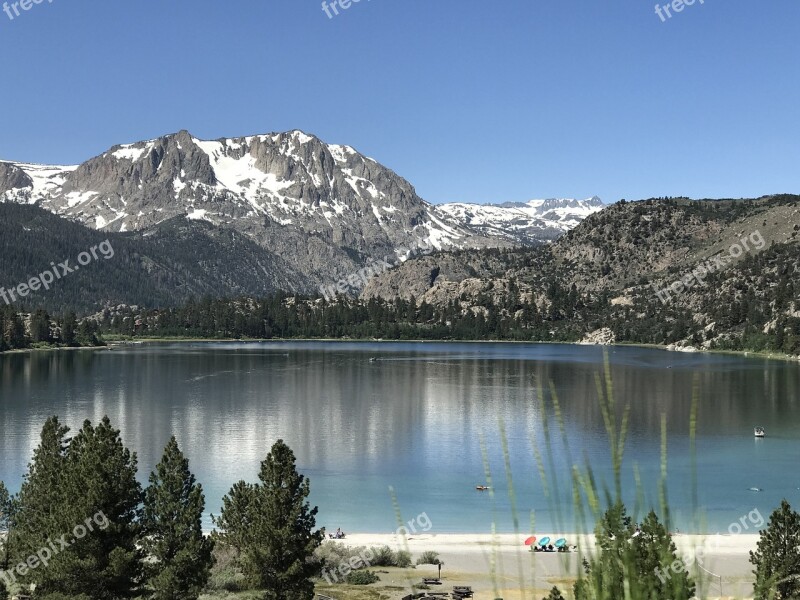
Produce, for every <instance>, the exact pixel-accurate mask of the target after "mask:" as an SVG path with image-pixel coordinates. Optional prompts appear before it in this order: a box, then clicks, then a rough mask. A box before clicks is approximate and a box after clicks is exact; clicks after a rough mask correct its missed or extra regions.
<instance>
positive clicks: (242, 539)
mask: <svg viewBox="0 0 800 600" xmlns="http://www.w3.org/2000/svg"><path fill="white" fill-rule="evenodd" d="M255 495H256V489H255V486H253V485H250V484H249V483H245V482H244V481H239V482H238V483H235V484H234V485H233V487H232V488H231V491H230V492H228V493H227V494H226V495H225V496H224V497H223V498H222V513H221V514H220V516H219V517H213V516H212V519H213V521H214V525H216V526H217V527H218V528H219V530H218V531H216V532H215V535H216V536H217V537H218V538H219V539H220V541H222V542H223V543H224V544H226V545H228V546H231V547H232V548H233V549H234V550H236V552H237V554H238V555H240V556H241V555H242V554H243V553H244V551H245V549H246V548H247V546H248V544H249V543H250V539H251V536H252V529H251V525H252V522H253V516H254V514H255V511H256V510H257V509H256V507H255V506H254V505H255Z"/></svg>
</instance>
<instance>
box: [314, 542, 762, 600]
mask: <svg viewBox="0 0 800 600" xmlns="http://www.w3.org/2000/svg"><path fill="white" fill-rule="evenodd" d="M543 534H544V535H549V536H550V537H551V538H552V539H553V540H555V539H557V538H556V537H554V536H557V537H565V538H566V539H567V541H568V543H569V544H576V545H578V549H577V550H576V551H572V552H531V551H530V548H529V547H528V546H525V540H526V538H527V537H528V536H527V535H526V534H519V535H517V534H506V533H504V534H496V535H492V534H464V533H459V534H452V533H441V534H439V533H433V532H425V533H418V534H413V535H411V536H409V537H408V539H406V540H403V539H402V538H398V536H397V535H396V534H395V533H388V534H376V533H359V534H348V535H347V537H346V538H345V539H342V540H326V541H325V543H331V544H340V545H342V546H348V547H350V548H375V547H383V546H389V548H391V549H392V550H395V551H396V550H408V551H409V552H411V555H412V560H414V561H415V560H416V559H417V557H419V556H420V555H421V554H422V553H423V552H435V553H437V554H438V555H439V559H440V560H441V562H442V570H441V576H442V583H444V584H445V585H444V586H443V588H444V589H443V591H446V590H447V589H448V588H449V586H452V585H470V586H472V587H473V589H474V590H475V592H476V597H477V595H478V594H480V596H481V597H494V598H506V599H507V600H524V599H525V598H526V591H527V592H528V594H529V593H530V592H531V591H535V593H536V594H540V595H541V596H544V595H546V594H547V593H548V592H549V590H550V589H551V588H552V587H553V586H554V585H556V586H558V587H559V588H560V589H561V591H562V592H565V593H566V594H567V595H566V597H571V594H569V592H571V590H572V584H573V583H574V582H575V581H576V580H577V578H578V576H579V575H580V574H581V573H582V572H583V566H582V561H583V560H584V559H591V558H592V557H593V556H596V541H595V536H594V534H589V535H574V534H573V535H572V536H570V535H569V534H564V535H563V536H562V535H560V534H553V535H551V534H550V533H549V532H543ZM758 539H759V535H758V534H739V535H719V536H717V535H699V534H674V535H673V536H672V540H673V542H674V543H675V546H676V550H677V552H676V554H677V556H678V560H679V561H680V562H681V564H682V565H684V566H683V567H682V568H686V569H688V570H689V571H690V572H691V573H692V576H693V578H694V579H695V582H696V583H697V584H698V586H699V589H700V590H703V591H702V592H701V593H700V594H698V596H700V597H703V598H722V597H724V598H730V597H737V598H752V590H753V581H754V578H753V576H752V568H753V567H752V565H751V564H750V551H751V550H755V549H756V547H757V542H758ZM360 555H361V556H363V557H368V556H369V554H368V553H366V552H364V551H363V550H362V551H360ZM673 564H674V563H673ZM412 569H413V570H411V571H405V572H400V571H399V570H398V572H396V573H390V572H388V571H385V570H383V571H381V570H379V571H378V572H381V573H385V574H387V575H386V578H387V579H391V581H387V582H386V583H387V584H388V583H391V584H392V585H398V584H399V585H409V584H410V583H413V582H415V581H418V580H419V579H420V578H421V577H436V576H437V571H436V569H437V567H435V566H433V565H417V566H416V567H412ZM382 577H383V575H382ZM336 589H337V588H336V587H335V586H334V587H330V588H326V592H325V593H328V592H329V591H330V592H334V591H336ZM490 594H491V595H490ZM400 595H401V594H400V593H398V594H397V595H396V598H397V599H399V598H400ZM527 598H530V596H529V595H527Z"/></svg>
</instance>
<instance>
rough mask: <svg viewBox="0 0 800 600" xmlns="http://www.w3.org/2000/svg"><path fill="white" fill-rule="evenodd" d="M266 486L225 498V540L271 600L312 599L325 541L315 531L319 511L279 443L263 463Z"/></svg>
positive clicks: (243, 488) (242, 488)
mask: <svg viewBox="0 0 800 600" xmlns="http://www.w3.org/2000/svg"><path fill="white" fill-rule="evenodd" d="M259 480H260V483H258V484H255V485H247V484H245V483H244V482H240V483H239V484H236V485H235V486H234V487H233V489H231V492H230V493H229V494H228V495H226V496H225V498H223V509H222V513H221V514H220V517H219V518H218V519H216V520H215V522H216V524H217V526H218V527H219V528H220V529H221V532H220V537H221V539H222V540H224V541H225V542H226V543H230V544H231V545H232V546H234V547H235V548H237V550H238V551H239V552H240V555H239V564H240V565H241V567H242V570H243V572H244V574H245V576H246V578H247V580H248V582H249V583H250V584H251V585H254V586H256V587H258V588H259V589H262V590H264V592H265V598H266V599H267V600H310V599H311V598H313V595H314V584H313V583H312V581H311V577H312V576H313V575H314V572H315V570H316V569H317V565H315V563H314V561H313V560H311V559H312V557H313V555H314V552H315V550H316V549H317V548H318V547H319V546H320V544H321V543H322V539H323V532H322V531H314V527H315V525H316V514H317V508H316V507H315V508H313V509H312V508H310V506H309V505H308V503H307V500H306V499H307V498H308V495H309V493H310V486H309V482H308V480H307V479H306V478H305V477H304V476H302V475H300V474H299V473H298V472H297V469H296V467H295V456H294V453H293V452H292V451H291V449H290V448H289V447H288V446H287V445H286V444H285V443H284V442H283V440H278V441H277V442H276V443H275V444H274V445H273V447H272V450H271V451H270V453H269V454H268V455H267V458H266V459H265V460H264V461H263V462H262V463H261V471H260V473H259Z"/></svg>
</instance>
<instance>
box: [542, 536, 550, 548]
mask: <svg viewBox="0 0 800 600" xmlns="http://www.w3.org/2000/svg"><path fill="white" fill-rule="evenodd" d="M549 543H550V538H549V537H543V538H542V539H540V540H539V545H540V546H542V547H544V546H547V544H549Z"/></svg>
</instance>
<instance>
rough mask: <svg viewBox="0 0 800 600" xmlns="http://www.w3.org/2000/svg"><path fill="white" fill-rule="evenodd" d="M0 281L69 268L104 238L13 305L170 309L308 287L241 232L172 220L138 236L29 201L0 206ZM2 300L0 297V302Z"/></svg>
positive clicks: (12, 282) (11, 284)
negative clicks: (95, 255) (97, 252)
mask: <svg viewBox="0 0 800 600" xmlns="http://www.w3.org/2000/svg"><path fill="white" fill-rule="evenodd" d="M0 222H2V223H3V236H0V257H1V258H2V262H0V286H2V287H4V288H5V289H6V290H8V289H14V288H16V287H17V286H18V285H19V284H20V283H26V282H28V281H29V280H30V278H31V277H34V276H37V275H38V274H39V273H42V272H44V271H46V270H48V269H51V268H52V266H51V263H61V262H62V261H65V260H69V261H70V262H69V265H68V266H72V267H74V266H75V265H76V258H77V256H78V255H79V254H80V253H81V252H86V251H89V249H90V248H91V247H92V246H97V245H98V244H101V243H102V242H103V241H105V240H108V241H109V242H110V244H111V247H112V248H113V256H112V257H110V258H108V259H106V258H104V257H103V256H100V257H99V259H98V260H96V261H92V262H91V263H90V264H88V265H86V266H85V267H81V268H80V270H77V271H76V272H74V273H70V274H67V275H66V276H64V277H63V278H62V279H59V280H57V281H56V282H54V283H53V285H52V286H51V288H50V290H44V289H41V290H38V291H36V292H34V293H32V294H30V295H28V296H27V297H25V298H24V299H22V300H21V301H19V300H18V301H17V302H16V303H15V306H18V307H20V308H21V307H22V306H23V305H24V306H27V307H31V306H34V307H44V308H47V309H49V310H51V311H62V310H66V309H71V310H76V311H78V312H90V311H94V310H98V309H100V308H102V307H104V306H107V305H110V304H119V303H124V304H139V305H144V306H149V307H163V306H173V305H177V304H180V303H182V302H185V301H186V300H187V299H188V298H190V297H192V296H194V297H196V298H200V297H203V296H206V295H208V296H213V297H218V296H240V295H264V294H271V293H275V292H277V291H291V292H300V293H302V292H311V291H312V290H313V285H312V283H311V282H310V280H309V279H308V278H307V277H306V276H305V275H304V274H302V273H299V272H296V271H294V270H293V269H292V268H291V267H290V266H289V265H288V264H286V261H284V260H283V259H282V258H280V257H278V256H275V255H274V254H271V253H269V252H268V251H267V250H265V249H263V248H261V247H260V246H258V245H256V244H255V243H253V242H252V241H250V240H248V239H247V238H246V237H244V236H242V235H240V234H238V233H236V232H235V231H231V230H229V229H223V228H220V227H216V226H214V225H211V224H210V223H204V222H193V221H188V220H186V219H185V218H183V217H175V218H173V219H170V220H169V221H166V222H164V223H161V224H159V225H158V226H156V227H154V228H151V229H149V230H148V231H146V232H140V233H108V232H98V231H94V230H92V229H88V228H86V227H84V226H82V225H80V224H78V223H73V222H70V221H68V220H65V219H62V218H60V217H58V216H56V215H53V214H51V213H49V212H47V211H44V210H42V209H40V208H38V207H35V206H18V205H14V204H0ZM0 302H2V300H0Z"/></svg>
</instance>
